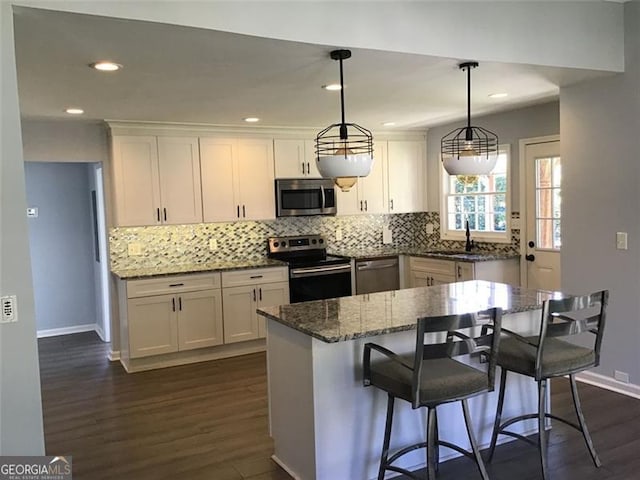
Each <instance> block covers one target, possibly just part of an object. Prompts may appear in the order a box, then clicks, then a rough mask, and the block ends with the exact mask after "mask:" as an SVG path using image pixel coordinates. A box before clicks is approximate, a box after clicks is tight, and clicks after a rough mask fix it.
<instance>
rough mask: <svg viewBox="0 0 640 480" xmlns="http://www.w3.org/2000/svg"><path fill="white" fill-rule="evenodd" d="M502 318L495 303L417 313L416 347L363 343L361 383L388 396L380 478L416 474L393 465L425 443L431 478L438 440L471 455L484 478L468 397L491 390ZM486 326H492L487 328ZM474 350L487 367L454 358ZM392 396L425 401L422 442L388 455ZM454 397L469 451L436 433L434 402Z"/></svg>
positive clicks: (418, 402)
mask: <svg viewBox="0 0 640 480" xmlns="http://www.w3.org/2000/svg"><path fill="white" fill-rule="evenodd" d="M501 322H502V310H500V309H498V308H492V309H490V310H487V311H486V312H482V313H468V314H463V315H448V316H438V317H426V318H420V319H418V322H417V326H416V330H417V334H416V348H415V352H413V353H409V354H404V355H397V354H395V353H394V352H392V351H391V350H388V349H386V348H384V347H382V346H380V345H376V344H374V343H367V344H366V345H365V346H364V358H363V366H364V385H365V386H369V385H373V386H375V387H378V388H380V389H381V390H384V391H385V392H387V397H388V401H387V416H386V424H385V432H384V442H383V446H382V455H381V458H380V468H379V471H378V480H383V478H384V474H385V472H386V471H393V472H398V473H402V474H404V475H406V476H408V477H410V478H413V479H416V480H420V479H419V477H418V476H417V475H416V474H415V473H413V472H409V471H408V470H406V469H404V468H401V467H398V466H395V465H393V463H394V462H395V461H396V460H398V459H399V458H400V457H402V456H403V455H405V454H406V453H409V452H411V451H413V450H416V449H419V448H426V453H427V480H432V479H435V475H436V470H437V466H438V458H439V450H438V449H439V446H443V447H447V448H450V449H453V450H455V451H457V452H459V453H461V454H463V455H465V456H467V457H469V458H471V459H472V460H474V461H475V462H476V464H477V466H478V469H479V471H480V475H481V476H482V478H483V480H488V478H489V477H488V475H487V472H486V469H485V466H484V463H483V461H482V457H481V456H480V452H479V450H478V445H477V443H476V439H475V436H474V434H473V429H472V426H471V422H470V418H469V408H468V405H467V399H468V398H470V397H473V396H475V395H479V394H481V393H484V392H487V391H492V390H493V386H494V379H495V368H496V360H497V352H498V342H499V341H500V328H501V324H502V323H501ZM479 325H484V326H485V328H484V329H483V331H480V328H474V327H479ZM486 326H490V327H491V328H489V329H487V328H486ZM488 330H491V333H488ZM436 332H441V333H439V334H438V333H436ZM445 333H446V335H445ZM425 334H436V335H427V336H426V338H425ZM434 337H435V339H434ZM443 339H444V342H443V343H442V340H443ZM436 342H441V343H436ZM372 352H376V356H377V357H379V358H377V359H376V360H374V361H372V360H371V353H372ZM473 354H476V355H477V356H480V355H482V356H484V357H485V359H486V360H487V362H486V364H485V365H482V367H486V368H485V369H484V370H485V371H482V370H480V368H481V367H480V365H478V368H476V367H474V366H471V365H469V364H467V363H462V362H460V361H458V360H456V359H455V358H454V357H458V356H461V355H473ZM467 358H469V357H467ZM469 363H473V362H469ZM396 398H400V399H402V400H405V401H407V402H409V403H410V404H411V406H412V408H414V409H417V408H419V407H427V432H426V442H421V443H417V444H415V445H410V446H407V447H405V448H402V449H401V450H399V451H398V452H396V453H394V454H393V455H391V456H389V442H390V438H391V424H392V421H393V405H394V401H395V399H396ZM456 401H460V402H461V403H462V413H463V415H464V421H465V424H466V427H467V434H468V436H469V442H470V444H471V450H472V451H471V452H469V451H467V450H465V449H463V448H461V447H459V446H458V445H454V444H452V443H449V442H445V441H442V440H440V439H439V437H438V423H437V416H436V408H437V407H438V405H441V404H443V403H449V402H456Z"/></svg>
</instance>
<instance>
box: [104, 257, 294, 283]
mask: <svg viewBox="0 0 640 480" xmlns="http://www.w3.org/2000/svg"><path fill="white" fill-rule="evenodd" d="M286 266H287V264H286V263H284V262H281V261H279V260H272V259H270V258H266V257H264V258H258V259H248V260H219V261H216V262H209V263H184V264H175V265H159V266H157V267H146V268H131V269H126V270H112V271H111V273H113V274H114V275H117V276H118V277H119V278H121V279H123V280H133V279H136V278H147V277H156V276H166V275H176V274H186V273H203V272H221V271H225V270H243V269H250V268H266V267H286Z"/></svg>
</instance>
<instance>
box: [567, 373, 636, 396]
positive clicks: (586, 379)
mask: <svg viewBox="0 0 640 480" xmlns="http://www.w3.org/2000/svg"><path fill="white" fill-rule="evenodd" d="M576 380H578V381H579V382H583V383H588V384H589V385H594V386H596V387H600V388H604V389H605V390H611V391H612V392H616V393H621V394H623V395H627V396H629V397H633V398H637V399H640V385H636V384H634V383H623V382H619V381H618V380H616V379H614V378H611V377H607V376H606V375H600V374H599V373H593V372H582V373H578V374H577V375H576Z"/></svg>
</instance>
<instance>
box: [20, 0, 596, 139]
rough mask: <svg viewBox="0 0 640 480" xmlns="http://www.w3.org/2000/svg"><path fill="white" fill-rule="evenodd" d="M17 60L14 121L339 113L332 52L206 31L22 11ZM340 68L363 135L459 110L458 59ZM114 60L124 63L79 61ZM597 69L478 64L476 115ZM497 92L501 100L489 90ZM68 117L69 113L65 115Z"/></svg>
mask: <svg viewBox="0 0 640 480" xmlns="http://www.w3.org/2000/svg"><path fill="white" fill-rule="evenodd" d="M15 36H16V62H17V71H18V89H19V98H20V109H21V112H22V115H23V117H25V118H37V119H43V118H44V119H69V117H70V116H69V115H68V114H66V113H65V112H64V110H65V108H67V107H72V106H73V107H76V106H77V107H80V108H83V109H84V111H85V114H84V115H83V116H82V119H84V120H102V119H112V120H134V121H157V122H186V123H206V124H217V125H242V124H244V122H243V118H245V117H249V116H256V117H259V118H260V119H261V122H260V125H265V126H283V127H323V126H326V125H328V124H331V123H337V122H339V120H340V105H339V93H336V92H328V91H326V90H324V89H322V88H321V87H322V86H323V85H326V84H329V83H335V82H339V66H338V63H337V62H335V61H333V60H331V59H330V58H329V52H330V51H331V50H333V49H335V48H343V47H347V48H348V46H336V45H328V44H327V45H312V44H306V43H297V42H290V41H282V40H273V39H267V38H260V37H252V36H247V35H239V34H233V33H226V32H220V31H213V30H205V29H197V28H190V27H180V26H174V25H167V24H160V23H151V22H141V21H134V20H123V19H115V18H107V17H98V16H90V15H81V14H73V13H63V12H56V11H48V10H37V9H30V8H20V9H18V10H17V13H16V15H15ZM352 52H353V56H352V58H351V59H349V60H346V61H345V63H344V76H345V102H346V117H347V118H346V119H347V121H351V122H356V123H358V124H360V125H362V126H365V127H367V128H369V129H372V130H377V129H382V128H383V127H382V123H384V122H395V126H394V127H393V128H401V129H413V128H428V127H431V126H434V125H438V124H443V123H447V122H449V121H453V120H458V119H462V118H464V117H465V115H466V75H465V74H464V73H462V72H461V71H460V70H459V69H458V67H457V65H458V63H459V62H460V61H463V60H465V59H454V58H442V57H432V56H425V55H415V54H402V53H393V52H385V51H379V50H366V49H352ZM98 60H112V61H115V62H117V63H120V64H122V65H123V66H124V68H123V69H122V70H120V71H118V72H111V73H104V72H98V71H96V70H94V69H92V68H89V66H88V65H89V64H90V63H92V62H95V61H98ZM603 75H606V73H603V72H595V71H589V70H578V69H568V68H555V67H553V68H552V67H540V66H532V65H523V64H504V63H491V62H483V63H481V65H480V67H479V68H477V69H475V70H473V73H472V85H473V90H472V97H473V104H472V112H473V113H474V114H480V113H490V112H497V111H503V110H510V109H514V108H518V107H521V106H525V105H531V104H534V103H542V102H546V101H550V100H553V99H555V98H557V97H558V92H559V87H561V86H566V85H569V84H573V83H577V82H581V81H584V80H587V79H592V78H596V77H599V76H603ZM498 92H506V93H508V94H509V95H508V96H507V97H506V98H503V99H491V98H489V96H488V95H489V94H491V93H498ZM74 119H75V120H77V119H78V117H75V118H74Z"/></svg>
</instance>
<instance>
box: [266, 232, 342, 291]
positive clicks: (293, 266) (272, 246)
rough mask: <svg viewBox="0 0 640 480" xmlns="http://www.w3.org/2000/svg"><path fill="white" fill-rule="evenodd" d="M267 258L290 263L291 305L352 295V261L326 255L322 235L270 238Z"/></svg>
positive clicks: (325, 246)
mask: <svg viewBox="0 0 640 480" xmlns="http://www.w3.org/2000/svg"><path fill="white" fill-rule="evenodd" d="M267 255H268V256H269V258H275V259H278V260H282V261H285V262H287V263H288V264H289V297H290V301H291V303H297V302H306V301H309V300H322V299H325V298H335V297H345V296H349V295H351V261H350V260H349V259H348V258H342V257H334V256H332V255H327V245H326V241H325V239H324V238H323V237H322V236H320V235H297V236H290V237H273V238H270V239H269V241H268V245H267Z"/></svg>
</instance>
